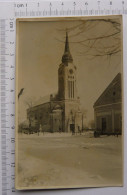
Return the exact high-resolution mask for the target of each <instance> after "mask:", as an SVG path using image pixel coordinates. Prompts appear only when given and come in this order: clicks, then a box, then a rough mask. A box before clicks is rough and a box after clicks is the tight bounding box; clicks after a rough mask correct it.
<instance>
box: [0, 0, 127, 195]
mask: <svg viewBox="0 0 127 195" xmlns="http://www.w3.org/2000/svg"><path fill="white" fill-rule="evenodd" d="M118 14H127V0H79V1H77V0H76V1H67V0H63V1H53V0H52V1H30V0H29V1H28V0H27V1H10V2H6V1H2V2H1V1H0V117H1V119H0V120H1V121H0V123H1V130H0V140H1V141H0V155H1V158H0V159H1V161H0V164H1V166H0V183H1V188H0V190H1V191H0V194H1V195H12V194H14V193H15V194H19V192H17V191H15V189H14V178H15V175H14V167H15V160H14V155H15V152H14V148H15V132H14V130H15V125H14V118H15V108H14V105H15V34H16V26H15V19H16V18H20V17H22V18H23V17H50V16H51V17H53V16H54V17H57V16H91V15H92V16H94V15H97V16H98V15H118ZM38 193H39V192H38ZM40 193H41V192H40ZM20 194H22V193H21V192H20ZM33 194H34V192H33Z"/></svg>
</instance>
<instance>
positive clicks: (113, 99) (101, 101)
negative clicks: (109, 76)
mask: <svg viewBox="0 0 127 195" xmlns="http://www.w3.org/2000/svg"><path fill="white" fill-rule="evenodd" d="M121 96H122V95H121V73H118V74H117V75H116V76H115V78H114V79H113V80H112V82H111V83H110V84H109V85H108V87H107V88H106V89H105V90H104V91H103V93H102V94H101V95H100V97H99V98H98V99H97V101H96V102H95V103H94V106H93V107H96V106H101V105H106V104H113V103H118V102H121Z"/></svg>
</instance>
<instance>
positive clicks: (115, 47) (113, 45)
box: [58, 18, 121, 59]
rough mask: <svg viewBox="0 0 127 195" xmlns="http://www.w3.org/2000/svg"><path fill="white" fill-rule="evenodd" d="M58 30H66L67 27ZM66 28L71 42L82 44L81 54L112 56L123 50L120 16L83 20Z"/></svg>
mask: <svg viewBox="0 0 127 195" xmlns="http://www.w3.org/2000/svg"><path fill="white" fill-rule="evenodd" d="M58 30H60V31H65V29H58ZM66 30H67V31H68V32H69V37H70V39H71V41H69V42H71V43H75V44H79V45H80V52H79V51H78V52H79V55H85V56H88V57H89V58H90V59H91V58H94V57H103V56H108V57H111V56H112V55H116V54H118V53H119V52H120V51H121V23H120V21H119V19H118V18H117V19H87V20H81V21H79V23H78V24H77V25H75V26H73V27H69V28H67V29H66ZM59 41H60V40H59Z"/></svg>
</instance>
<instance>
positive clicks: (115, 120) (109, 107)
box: [93, 73, 122, 133]
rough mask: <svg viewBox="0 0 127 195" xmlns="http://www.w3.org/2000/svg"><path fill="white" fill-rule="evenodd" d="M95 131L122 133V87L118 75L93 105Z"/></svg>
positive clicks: (119, 74)
mask: <svg viewBox="0 0 127 195" xmlns="http://www.w3.org/2000/svg"><path fill="white" fill-rule="evenodd" d="M93 107H94V116H95V127H96V130H99V131H101V133H122V87H121V73H118V74H117V75H116V77H115V78H114V79H113V80H112V82H111V83H110V84H109V85H108V87H107V88H106V89H105V90H104V92H103V93H102V94H101V95H100V97H99V98H98V99H97V101H96V102H95V103H94V106H93Z"/></svg>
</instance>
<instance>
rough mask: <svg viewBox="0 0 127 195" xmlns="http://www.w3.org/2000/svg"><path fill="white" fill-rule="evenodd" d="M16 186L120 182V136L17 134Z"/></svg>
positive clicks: (38, 186)
mask: <svg viewBox="0 0 127 195" xmlns="http://www.w3.org/2000/svg"><path fill="white" fill-rule="evenodd" d="M18 156H19V158H18V173H19V174H18V185H19V186H20V187H22V188H23V187H25V188H60V187H61V188H63V187H95V186H117V185H119V186H121V185H122V137H121V136H119V137H116V136H102V137H100V138H94V137H93V134H85V135H74V136H72V135H71V134H64V133H62V134H59V133H56V134H55V133H54V134H44V135H43V134H40V135H39V136H38V135H37V134H31V135H26V134H19V138H18Z"/></svg>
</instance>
